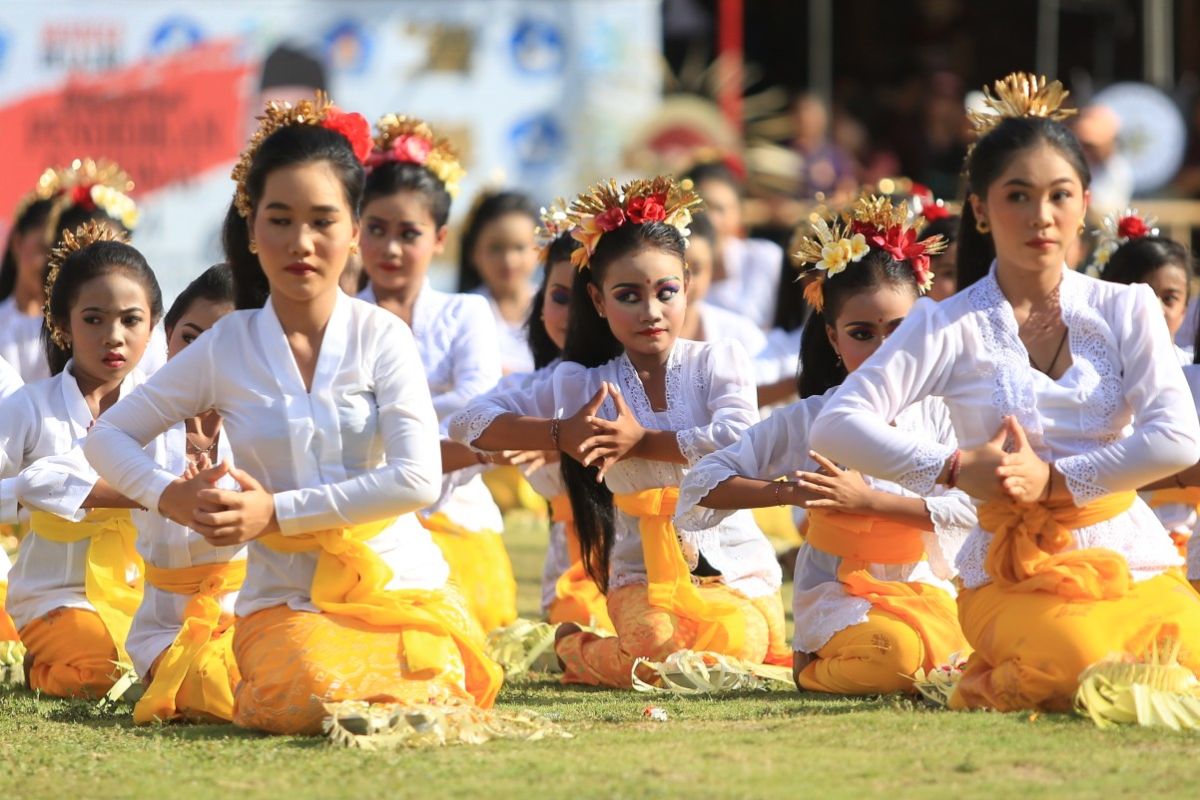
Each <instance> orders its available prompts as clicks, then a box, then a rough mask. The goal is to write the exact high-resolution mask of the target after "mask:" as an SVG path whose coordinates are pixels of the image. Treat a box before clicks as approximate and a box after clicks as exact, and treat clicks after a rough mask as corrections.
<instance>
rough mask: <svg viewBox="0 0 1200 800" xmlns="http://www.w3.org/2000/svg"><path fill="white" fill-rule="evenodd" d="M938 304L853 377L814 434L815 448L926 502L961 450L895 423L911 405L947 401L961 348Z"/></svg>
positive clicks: (913, 314)
mask: <svg viewBox="0 0 1200 800" xmlns="http://www.w3.org/2000/svg"><path fill="white" fill-rule="evenodd" d="M950 330H952V328H951V326H950V325H949V324H948V323H947V321H946V320H945V319H942V318H941V315H940V314H939V312H938V306H937V304H935V303H917V304H916V305H914V306H913V308H912V311H910V312H909V314H908V316H907V317H906V318H905V320H904V322H902V323H901V324H900V327H899V328H897V329H896V332H895V333H893V334H892V335H891V336H889V337H888V339H887V341H885V342H884V343H883V345H882V346H881V347H880V348H879V349H878V350H876V351H875V353H874V354H873V355H872V356H871V357H870V358H868V359H867V361H866V363H865V364H863V365H862V366H861V367H859V368H858V369H856V370H855V371H854V372H853V373H851V374H850V376H849V377H848V378H846V380H845V382H843V383H842V385H841V387H840V388H839V389H838V390H837V392H836V393H835V394H834V396H833V398H832V399H831V400H830V401H829V403H828V404H827V405H826V406H825V410H824V411H823V412H822V413H821V416H820V418H819V419H818V420H817V422H816V424H815V425H814V427H813V434H812V440H813V441H812V448H813V449H814V450H816V451H817V452H818V453H821V454H822V455H824V456H825V457H826V458H829V459H831V460H833V461H835V462H837V463H838V464H842V465H843V466H846V467H849V468H851V469H856V470H858V471H859V472H861V473H863V474H864V475H874V476H875V477H877V478H882V479H884V480H889V481H892V482H894V483H898V484H900V485H901V486H903V487H904V488H905V489H908V490H909V491H911V492H913V493H914V494H917V495H919V496H921V497H927V496H929V495H930V494H932V493H933V487H934V485H935V483H936V482H937V476H938V475H939V474H940V473H941V471H942V467H943V465H944V464H945V463H946V460H947V459H948V458H950V456H951V455H953V453H954V450H955V447H954V446H952V445H948V444H942V443H940V442H935V441H930V440H928V439H927V438H926V437H922V436H918V435H916V434H914V433H912V432H910V431H902V430H898V429H897V428H895V427H893V426H892V425H891V424H889V423H890V422H891V421H892V420H894V419H895V418H896V416H897V415H898V414H899V413H900V412H901V411H903V410H904V409H905V408H907V407H908V406H910V405H912V404H914V403H916V402H917V401H919V400H921V399H923V398H925V397H929V396H938V395H940V394H941V393H942V392H943V390H944V387H945V383H946V381H947V379H948V378H949V376H950V374H951V370H952V369H953V368H954V362H955V360H956V357H957V350H958V349H959V347H958V346H957V344H956V343H955V342H952V341H951V340H950V335H951V334H950V333H949V331H950Z"/></svg>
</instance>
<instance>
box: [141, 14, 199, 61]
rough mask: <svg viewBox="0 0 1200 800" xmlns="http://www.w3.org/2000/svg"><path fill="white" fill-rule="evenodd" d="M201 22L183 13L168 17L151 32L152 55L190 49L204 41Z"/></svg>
mask: <svg viewBox="0 0 1200 800" xmlns="http://www.w3.org/2000/svg"><path fill="white" fill-rule="evenodd" d="M204 38H205V36H204V29H203V28H201V27H200V23H198V22H196V21H195V20H192V19H189V18H188V17H185V16H182V15H176V16H173V17H167V18H166V19H165V20H163V21H162V22H161V23H159V25H158V27H156V28H155V29H154V33H152V34H150V53H151V55H167V54H170V53H179V52H182V51H184V50H190V49H192V48H193V47H195V46H196V45H198V44H200V43H201V42H202V41H204Z"/></svg>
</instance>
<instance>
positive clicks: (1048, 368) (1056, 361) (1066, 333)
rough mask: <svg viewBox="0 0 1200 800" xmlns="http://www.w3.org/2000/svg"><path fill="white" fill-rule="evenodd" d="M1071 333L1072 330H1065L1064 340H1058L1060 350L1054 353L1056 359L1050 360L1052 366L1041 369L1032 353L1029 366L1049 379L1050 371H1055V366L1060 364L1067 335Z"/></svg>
mask: <svg viewBox="0 0 1200 800" xmlns="http://www.w3.org/2000/svg"><path fill="white" fill-rule="evenodd" d="M1070 332H1071V329H1070V328H1064V329H1063V335H1062V338H1061V339H1059V340H1058V349H1057V350H1055V351H1054V358H1052V359H1050V364H1049V365H1048V366H1047V367H1046V368H1045V369H1042V368H1041V367H1039V366H1038V365H1037V362H1036V361H1034V360H1033V354H1032V353H1030V354H1029V366H1031V367H1033V368H1034V369H1036V370H1037V371H1038V372H1040V373H1042V374H1043V375H1046V376H1047V377H1049V375H1050V371H1051V370H1053V369H1054V365H1055V364H1057V363H1058V357H1059V356H1061V355H1062V350H1063V345H1065V344H1066V343H1067V335H1068V334H1069V333H1070Z"/></svg>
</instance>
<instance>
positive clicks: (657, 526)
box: [613, 486, 746, 653]
mask: <svg viewBox="0 0 1200 800" xmlns="http://www.w3.org/2000/svg"><path fill="white" fill-rule="evenodd" d="M678 499H679V488H678V487H676V486H668V487H664V488H658V489H645V490H643V491H640V492H630V493H629V494H617V495H613V503H614V504H615V505H616V507H617V508H619V509H620V510H621V511H624V512H625V513H626V514H628V515H630V516H631V517H637V519H638V532H639V533H640V534H641V537H642V556H643V558H644V559H645V561H646V580H647V584H648V585H647V587H646V592H647V597H648V599H649V602H650V605H652V606H656V607H658V608H664V609H666V610H668V611H670V612H671V613H672V614H675V615H676V616H678V617H684V618H685V619H689V620H692V621H693V622H695V623H696V624H697V626H698V629H697V632H696V641H695V643H694V644H693V646H692V649H694V650H714V651H716V652H718V653H737V652H741V650H742V647H743V645H744V643H745V641H746V623H745V620H744V618H743V617H742V614H741V612H740V611H739V610H738V608H737V607H736V606H733V605H729V604H727V603H711V602H708V601H707V600H705V599H704V598H703V597H701V596H700V592H699V591H698V590H697V588H696V585H695V584H694V583H692V574H691V570H689V569H688V565H687V561H685V560H684V558H683V550H682V549H680V546H679V537H678V536H677V534H676V533H675V524H674V522H673V521H672V518H673V517H674V516H675V503H676V502H677V501H678Z"/></svg>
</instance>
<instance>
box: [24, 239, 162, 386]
mask: <svg viewBox="0 0 1200 800" xmlns="http://www.w3.org/2000/svg"><path fill="white" fill-rule="evenodd" d="M111 272H120V273H123V274H125V275H128V276H129V277H130V278H133V279H134V280H136V281H137V282H138V283H140V284H141V285H142V288H143V289H145V290H146V300H147V301H149V306H150V317H151V319H150V326H151V327H154V325H156V324H157V323H158V320H159V319H160V318H161V317H162V312H163V302H162V290H161V289H159V287H158V279H157V278H155V277H154V271H153V270H151V269H150V265H149V264H148V263H146V259H145V257H144V256H143V255H142V254H141V253H140V252H138V251H137V250H136V249H135V248H134V247H132V246H131V245H128V244H125V243H124V242H112V241H99V242H92V243H91V244H89V245H85V246H84V247H81V248H79V249H78V250H76V251H75V252H73V253H71V254H70V255H68V256H67V257H66V258H65V259H63V262H62V265H61V266H60V267H59V270H58V277H57V278H56V279H55V281H54V285H53V286H52V287H51V288H50V297H49V310H50V317H51V318H52V319H53V320H54V322H55V324H56V325H57V326H58V327H59V328H61V329H62V330H68V329H69V328H70V320H71V306H72V304H74V302H75V300H76V299H77V298H78V297H79V290H80V289H81V288H82V287H83V285H84V284H85V283H87V282H88V281H90V280H92V279H94V278H99V277H101V276H103V275H108V274H109V273H111ZM42 346H43V347H44V348H45V350H46V360H47V361H48V362H49V364H50V374H51V375H57V374H58V373H60V372H62V371H63V368H64V367H66V365H67V361H68V360H70V358H71V350H70V348H69V347H68V348H63V347H59V346H58V344H57V343H55V341H54V339H53V338H52V337H51V335H50V325H49V322H48V320H43V321H42Z"/></svg>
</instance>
